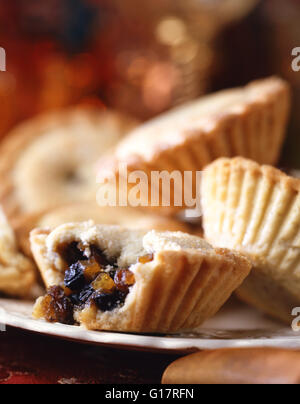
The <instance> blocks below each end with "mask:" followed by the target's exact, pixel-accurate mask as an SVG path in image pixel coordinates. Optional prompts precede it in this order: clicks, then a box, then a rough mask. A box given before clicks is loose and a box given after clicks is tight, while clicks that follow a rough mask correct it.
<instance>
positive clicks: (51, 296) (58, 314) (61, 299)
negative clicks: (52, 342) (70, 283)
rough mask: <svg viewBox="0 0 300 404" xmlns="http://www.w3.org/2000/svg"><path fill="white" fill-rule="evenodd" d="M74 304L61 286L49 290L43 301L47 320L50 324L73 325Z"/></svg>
mask: <svg viewBox="0 0 300 404" xmlns="http://www.w3.org/2000/svg"><path fill="white" fill-rule="evenodd" d="M73 309H74V307H73V304H72V302H71V300H70V299H69V298H68V297H67V296H66V295H65V294H64V290H63V288H61V287H60V286H52V287H51V288H49V290H48V293H47V295H46V296H45V298H44V300H43V310H44V313H45V319H46V320H47V321H49V322H50V323H62V324H68V325H73V324H74V318H73Z"/></svg>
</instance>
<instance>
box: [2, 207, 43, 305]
mask: <svg viewBox="0 0 300 404" xmlns="http://www.w3.org/2000/svg"><path fill="white" fill-rule="evenodd" d="M35 283H36V268H35V266H34V264H33V263H32V261H31V260H29V259H28V258H26V257H25V256H23V255H22V254H21V253H20V252H19V251H18V248H17V243H16V239H15V235H14V232H13V230H12V228H11V226H10V225H9V223H8V221H7V219H6V217H5V215H4V213H3V211H2V209H1V208H0V293H4V294H6V295H10V296H13V297H22V298H29V297H32V295H33V288H34V285H35Z"/></svg>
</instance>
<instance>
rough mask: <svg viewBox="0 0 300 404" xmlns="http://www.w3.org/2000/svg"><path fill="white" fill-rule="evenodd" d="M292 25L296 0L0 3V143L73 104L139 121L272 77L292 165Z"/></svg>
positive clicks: (299, 102)
mask: <svg viewBox="0 0 300 404" xmlns="http://www.w3.org/2000/svg"><path fill="white" fill-rule="evenodd" d="M299 21H300V0H243V1H241V0H151V1H141V0H9V1H8V0H0V46H1V47H3V48H4V49H5V50H6V54H7V71H6V72H0V103H1V108H0V136H5V134H6V133H7V132H8V131H9V129H10V128H11V127H13V126H14V125H15V124H16V123H17V122H20V121H22V120H24V119H26V118H28V117H31V116H34V115H36V114H38V113H40V112H43V111H47V110H53V109H58V108H62V107H65V106H69V105H74V104H94V105H98V106H100V107H103V108H105V107H106V106H108V107H113V108H116V109H119V110H122V111H125V112H127V113H129V114H132V115H134V116H136V117H138V118H140V119H142V120H146V119H149V118H151V117H153V116H155V115H157V114H159V113H161V112H163V111H165V110H168V109H169V108H171V107H173V106H176V105H179V104H181V103H183V102H186V101H188V100H191V99H194V98H196V97H198V96H201V95H202V94H205V93H208V92H211V91H215V90H219V89H223V88H227V87H232V86H236V85H243V84H245V83H247V82H248V81H250V80H252V79H255V78H260V77H264V76H268V75H271V74H279V75H281V76H283V77H284V78H286V79H287V80H289V82H290V83H291V85H292V87H293V93H294V105H293V117H292V120H291V124H290V128H289V136H288V139H287V142H286V146H285V153H284V157H283V161H282V164H284V165H286V166H293V167H300V156H298V154H299V153H298V150H300V136H298V133H300V132H299V130H300V114H299V107H300V72H298V73H297V72H294V71H293V70H292V67H291V65H292V60H293V58H294V57H293V56H292V49H293V48H295V47H297V46H300V24H299Z"/></svg>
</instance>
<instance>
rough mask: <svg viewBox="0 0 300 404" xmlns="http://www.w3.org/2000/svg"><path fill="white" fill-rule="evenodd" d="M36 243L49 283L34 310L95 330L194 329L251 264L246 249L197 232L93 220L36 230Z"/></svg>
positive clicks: (54, 319)
mask: <svg viewBox="0 0 300 404" xmlns="http://www.w3.org/2000/svg"><path fill="white" fill-rule="evenodd" d="M31 245H32V251H33V254H34V257H35V259H36V262H37V264H38V266H39V268H40V271H41V274H42V276H43V279H44V281H45V283H46V286H47V287H48V292H47V294H46V295H45V296H44V297H41V298H39V299H38V301H37V303H36V305H35V309H34V313H33V315H34V317H35V318H44V319H46V320H47V321H50V322H61V323H65V324H80V325H83V326H85V327H86V328H88V329H93V330H112V331H128V332H158V333H163V332H173V331H178V330H185V329H192V328H195V327H197V326H199V325H201V324H202V323H203V321H205V320H206V319H207V318H209V317H211V316H212V315H214V314H215V313H216V312H217V311H218V310H219V309H220V307H221V306H222V305H223V304H224V302H225V301H226V300H227V299H228V298H229V296H230V295H231V293H232V292H233V291H234V290H235V289H236V288H237V287H238V286H239V285H240V284H241V283H242V282H243V280H244V279H245V277H246V276H247V275H248V274H249V271H250V269H251V265H250V262H249V261H248V260H247V259H246V258H244V257H243V256H241V255H239V254H236V253H232V252H229V251H227V250H222V249H216V250H215V249H213V248H212V247H211V246H210V245H209V244H208V243H207V242H205V241H204V240H203V239H201V238H199V237H196V236H191V235H188V234H184V233H181V232H174V233H172V232H163V233H160V232H156V231H150V232H147V231H141V230H128V229H124V228H122V227H119V226H105V225H95V224H94V223H93V222H85V223H78V224H74V223H73V224H65V225H62V226H60V227H58V228H56V229H55V230H54V231H52V232H49V231H44V230H34V231H33V232H32V233H31Z"/></svg>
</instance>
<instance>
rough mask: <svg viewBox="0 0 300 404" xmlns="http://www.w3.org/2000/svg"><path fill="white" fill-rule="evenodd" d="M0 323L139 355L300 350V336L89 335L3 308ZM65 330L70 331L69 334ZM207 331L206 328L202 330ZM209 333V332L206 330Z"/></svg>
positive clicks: (112, 333)
mask: <svg viewBox="0 0 300 404" xmlns="http://www.w3.org/2000/svg"><path fill="white" fill-rule="evenodd" d="M0 309H1V310H0V323H1V324H3V325H6V326H9V327H13V328H18V329H22V330H25V331H29V332H33V333H35V334H41V335H45V336H49V337H53V338H59V339H63V340H69V341H73V342H77V343H81V344H88V345H97V346H103V347H105V346H106V347H112V348H116V349H129V350H139V351H152V352H153V351H155V352H157V351H159V352H165V353H167V352H170V353H175V352H178V353H181V352H190V353H191V352H196V351H199V350H206V349H207V350H213V349H221V348H259V347H264V348H266V347H270V348H271V347H272V348H276V347H277V348H287V349H288V348H290V349H299V348H300V334H298V333H295V335H290V336H283V337H280V336H274V337H272V338H267V337H266V338H263V337H262V338H257V339H255V338H243V339H242V338H236V339H221V338H220V339H219V338H218V339H217V338H216V339H213V338H201V337H199V338H197V337H180V336H178V337H177V336H175V337H170V336H159V335H146V334H143V335H140V334H129V333H119V332H110V331H90V330H86V329H85V328H83V327H76V332H75V333H74V326H68V325H64V324H58V323H55V324H50V323H47V322H46V321H44V320H35V319H33V318H30V317H27V316H26V315H24V314H20V313H11V312H8V311H7V310H6V309H5V308H3V307H1V302H0ZM66 330H67V331H68V332H67V333H66ZM203 330H204V331H205V328H204V329H203ZM206 330H207V328H206Z"/></svg>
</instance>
